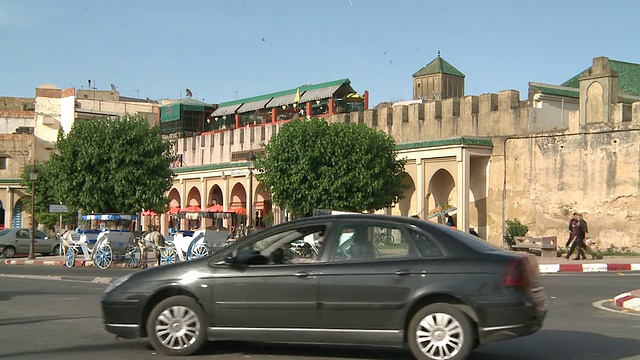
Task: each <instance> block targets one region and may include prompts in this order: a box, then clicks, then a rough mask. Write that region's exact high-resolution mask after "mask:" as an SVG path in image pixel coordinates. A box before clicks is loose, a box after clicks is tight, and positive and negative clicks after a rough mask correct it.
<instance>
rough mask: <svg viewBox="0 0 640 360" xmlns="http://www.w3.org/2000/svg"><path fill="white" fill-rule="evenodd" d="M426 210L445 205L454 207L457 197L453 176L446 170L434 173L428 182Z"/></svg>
mask: <svg viewBox="0 0 640 360" xmlns="http://www.w3.org/2000/svg"><path fill="white" fill-rule="evenodd" d="M428 193H429V194H430V195H429V202H428V208H429V209H434V208H435V207H437V206H442V205H445V204H448V205H453V206H456V204H457V200H458V196H457V193H456V183H455V180H454V179H453V176H452V175H451V173H450V172H449V171H447V170H446V169H439V170H438V171H436V172H435V173H434V174H433V176H432V177H431V180H429V190H428Z"/></svg>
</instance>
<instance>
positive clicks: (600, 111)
mask: <svg viewBox="0 0 640 360" xmlns="http://www.w3.org/2000/svg"><path fill="white" fill-rule="evenodd" d="M604 107H605V101H604V90H603V88H602V85H601V84H600V83H599V82H593V83H591V85H589V87H588V88H587V100H586V106H585V111H586V114H585V121H586V123H587V124H590V123H597V122H604V121H606V119H605V118H604V113H605V111H604V110H605V109H604Z"/></svg>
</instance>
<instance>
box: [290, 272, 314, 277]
mask: <svg viewBox="0 0 640 360" xmlns="http://www.w3.org/2000/svg"><path fill="white" fill-rule="evenodd" d="M293 275H294V276H295V277H299V278H307V277H309V276H313V273H312V272H309V271H298V272H297V273H294V274H293Z"/></svg>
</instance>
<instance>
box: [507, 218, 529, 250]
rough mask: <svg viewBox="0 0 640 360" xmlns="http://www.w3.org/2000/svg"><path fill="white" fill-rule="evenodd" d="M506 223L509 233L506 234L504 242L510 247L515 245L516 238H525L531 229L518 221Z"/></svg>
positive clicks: (508, 220)
mask: <svg viewBox="0 0 640 360" xmlns="http://www.w3.org/2000/svg"><path fill="white" fill-rule="evenodd" d="M505 223H506V224H507V231H506V232H505V235H504V240H505V241H506V243H507V244H508V245H509V246H513V245H515V243H516V241H515V240H514V238H513V237H514V236H525V235H527V232H529V227H528V226H527V225H524V224H522V223H521V222H520V220H518V219H513V220H510V219H507V221H505Z"/></svg>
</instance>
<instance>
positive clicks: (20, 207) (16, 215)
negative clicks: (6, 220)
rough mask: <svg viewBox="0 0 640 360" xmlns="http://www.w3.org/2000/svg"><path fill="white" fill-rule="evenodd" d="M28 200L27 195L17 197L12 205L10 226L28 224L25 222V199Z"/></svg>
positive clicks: (18, 226) (15, 226)
mask: <svg viewBox="0 0 640 360" xmlns="http://www.w3.org/2000/svg"><path fill="white" fill-rule="evenodd" d="M27 200H29V197H28V196H23V197H21V198H19V199H18V200H17V201H16V203H15V204H14V205H13V217H12V218H11V227H12V228H20V227H26V226H27V225H28V224H25V222H24V221H25V220H24V219H25V218H26V216H27V215H26V213H25V212H26V209H27V208H26V206H25V205H26V201H27Z"/></svg>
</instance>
